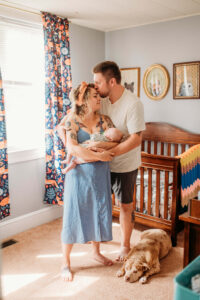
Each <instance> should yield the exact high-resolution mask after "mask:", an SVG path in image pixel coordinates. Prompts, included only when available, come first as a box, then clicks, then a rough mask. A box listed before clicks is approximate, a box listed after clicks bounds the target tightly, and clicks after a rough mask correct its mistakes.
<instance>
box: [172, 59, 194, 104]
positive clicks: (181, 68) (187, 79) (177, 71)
mask: <svg viewBox="0 0 200 300" xmlns="http://www.w3.org/2000/svg"><path fill="white" fill-rule="evenodd" d="M199 80H200V62H199V61H193V62H185V63H176V64H173V98H174V99H199V98H200V84H199Z"/></svg>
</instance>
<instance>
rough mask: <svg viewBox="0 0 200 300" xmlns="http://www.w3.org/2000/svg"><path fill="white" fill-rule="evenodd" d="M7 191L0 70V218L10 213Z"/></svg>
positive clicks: (6, 162)
mask: <svg viewBox="0 0 200 300" xmlns="http://www.w3.org/2000/svg"><path fill="white" fill-rule="evenodd" d="M9 202H10V201H9V191H8V154H7V140H6V121H5V107H4V96H3V88H2V77H1V70H0V214H1V215H0V218H1V219H3V218H5V217H7V216H9V215H10V203H9Z"/></svg>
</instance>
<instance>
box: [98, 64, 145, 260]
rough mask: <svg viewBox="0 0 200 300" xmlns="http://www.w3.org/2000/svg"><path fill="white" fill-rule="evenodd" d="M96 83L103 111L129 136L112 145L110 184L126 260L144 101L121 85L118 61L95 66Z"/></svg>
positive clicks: (139, 152) (122, 253)
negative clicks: (117, 211) (115, 202)
mask: <svg viewBox="0 0 200 300" xmlns="http://www.w3.org/2000/svg"><path fill="white" fill-rule="evenodd" d="M93 73H94V83H95V86H96V89H97V91H98V92H99V94H100V96H101V97H102V98H105V99H103V100H102V102H101V113H102V114H105V115H108V116H109V117H110V118H111V120H112V121H113V123H114V125H115V126H116V127H117V128H118V129H119V130H121V131H122V132H123V133H124V134H125V135H128V136H129V137H128V138H127V139H126V140H125V141H124V142H121V143H120V144H119V145H117V146H116V147H115V148H112V150H111V151H112V153H114V156H115V157H114V159H113V160H112V161H111V163H110V168H111V184H112V190H113V192H114V194H115V198H116V199H117V200H118V202H119V206H120V228H121V249H120V252H119V254H118V257H117V259H116V260H120V261H121V260H123V259H124V257H125V256H126V255H127V254H128V252H129V250H130V238H131V233H132V229H133V221H134V213H133V192H134V184H135V182H136V177H137V169H138V167H139V166H140V164H141V146H140V145H141V141H142V131H143V130H144V129H145V122H144V110H143V105H142V102H141V101H140V100H139V99H138V98H137V97H136V96H135V95H134V94H132V93H131V92H130V91H128V90H127V89H125V88H124V87H123V86H122V85H121V72H120V70H119V67H118V65H117V64H116V63H114V62H112V61H105V62H102V63H99V64H98V65H96V66H95V67H94V69H93Z"/></svg>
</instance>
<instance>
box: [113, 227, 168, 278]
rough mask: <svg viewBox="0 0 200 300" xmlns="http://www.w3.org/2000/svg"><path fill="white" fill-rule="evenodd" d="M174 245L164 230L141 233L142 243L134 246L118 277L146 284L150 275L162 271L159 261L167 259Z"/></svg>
mask: <svg viewBox="0 0 200 300" xmlns="http://www.w3.org/2000/svg"><path fill="white" fill-rule="evenodd" d="M171 248H172V243H171V239H170V237H169V235H168V234H167V233H166V232H165V231H164V230H162V229H149V230H145V231H143V232H142V233H141V236H140V241H139V242H138V243H137V244H136V245H135V246H133V248H132V249H131V250H130V252H129V253H128V255H127V257H126V258H125V262H124V264H123V266H122V268H121V269H120V270H119V271H118V272H117V276H118V277H121V276H124V280H125V281H128V282H135V281H137V280H138V279H139V278H140V279H139V282H140V283H146V282H147V278H148V277H149V276H150V275H153V274H156V273H158V272H159V271H160V262H159V259H161V258H163V257H165V256H166V255H167V254H168V253H169V251H170V249H171Z"/></svg>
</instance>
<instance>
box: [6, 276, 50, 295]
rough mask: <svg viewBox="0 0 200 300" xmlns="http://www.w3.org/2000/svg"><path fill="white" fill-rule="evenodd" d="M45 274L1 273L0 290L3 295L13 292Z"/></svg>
mask: <svg viewBox="0 0 200 300" xmlns="http://www.w3.org/2000/svg"><path fill="white" fill-rule="evenodd" d="M45 275H47V274H46V273H35V274H16V275H3V276H2V290H3V296H6V295H8V294H10V293H13V292H15V291H17V290H19V289H21V288H22V287H24V286H26V285H27V284H30V283H32V282H34V281H36V280H38V279H40V278H42V277H44V276H45Z"/></svg>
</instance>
